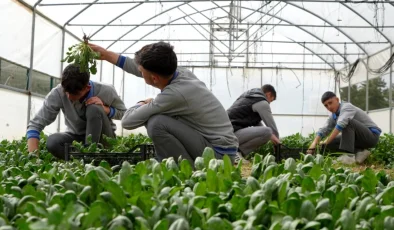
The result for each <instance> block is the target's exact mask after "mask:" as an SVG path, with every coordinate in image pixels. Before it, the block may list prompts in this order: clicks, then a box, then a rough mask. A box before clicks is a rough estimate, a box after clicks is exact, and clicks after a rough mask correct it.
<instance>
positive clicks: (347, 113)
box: [317, 102, 382, 137]
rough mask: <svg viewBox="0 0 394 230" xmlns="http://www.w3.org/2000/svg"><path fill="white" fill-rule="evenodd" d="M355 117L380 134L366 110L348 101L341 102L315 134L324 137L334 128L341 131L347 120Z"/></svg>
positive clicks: (347, 122)
mask: <svg viewBox="0 0 394 230" xmlns="http://www.w3.org/2000/svg"><path fill="white" fill-rule="evenodd" d="M352 119H355V120H357V121H359V122H360V123H362V124H364V125H365V126H366V127H368V128H369V129H370V130H371V131H372V132H373V133H377V134H380V133H381V132H382V131H381V129H380V128H379V127H378V126H377V125H376V124H375V122H373V121H372V119H371V118H370V117H369V116H368V114H367V113H366V112H364V111H363V110H361V109H360V108H358V107H356V106H354V105H352V104H351V103H348V102H343V103H341V105H340V107H339V111H338V112H337V113H333V114H332V115H330V116H329V117H328V119H327V121H326V124H325V125H324V126H323V127H322V128H320V129H319V131H318V132H317V135H319V136H320V137H326V136H327V135H328V134H329V133H330V132H331V131H332V130H333V129H334V128H336V129H338V130H339V131H342V130H343V129H345V128H346V127H347V125H348V124H349V121H351V120H352Z"/></svg>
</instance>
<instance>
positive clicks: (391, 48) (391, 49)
mask: <svg viewBox="0 0 394 230" xmlns="http://www.w3.org/2000/svg"><path fill="white" fill-rule="evenodd" d="M391 54H393V46H390V55H391ZM392 84H393V65H391V66H390V84H389V85H390V87H389V108H390V110H389V111H390V112H389V114H390V119H389V121H390V123H389V125H390V127H389V132H390V133H392V127H391V126H392V123H393V121H392V118H393V116H392V114H393V106H392V104H393V102H392V98H393V96H392V93H393V90H392V88H393V87H392Z"/></svg>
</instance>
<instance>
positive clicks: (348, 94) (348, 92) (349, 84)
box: [347, 78, 351, 102]
mask: <svg viewBox="0 0 394 230" xmlns="http://www.w3.org/2000/svg"><path fill="white" fill-rule="evenodd" d="M350 79H351V78H349V83H348V91H347V101H348V102H351V100H350V86H351V83H350Z"/></svg>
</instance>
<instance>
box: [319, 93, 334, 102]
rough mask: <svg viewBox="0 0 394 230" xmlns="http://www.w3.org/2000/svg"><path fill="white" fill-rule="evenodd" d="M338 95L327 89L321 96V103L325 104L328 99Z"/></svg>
mask: <svg viewBox="0 0 394 230" xmlns="http://www.w3.org/2000/svg"><path fill="white" fill-rule="evenodd" d="M336 96H337V95H335V93H333V92H331V91H327V92H325V93H324V94H323V96H321V103H323V104H324V102H326V101H327V100H329V99H331V98H333V97H336Z"/></svg>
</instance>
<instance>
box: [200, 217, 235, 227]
mask: <svg viewBox="0 0 394 230" xmlns="http://www.w3.org/2000/svg"><path fill="white" fill-rule="evenodd" d="M204 229H206V230H216V229H223V230H230V229H232V225H231V223H229V222H228V221H226V219H221V218H219V217H211V218H209V219H208V220H207V223H206V227H205V228H204Z"/></svg>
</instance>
